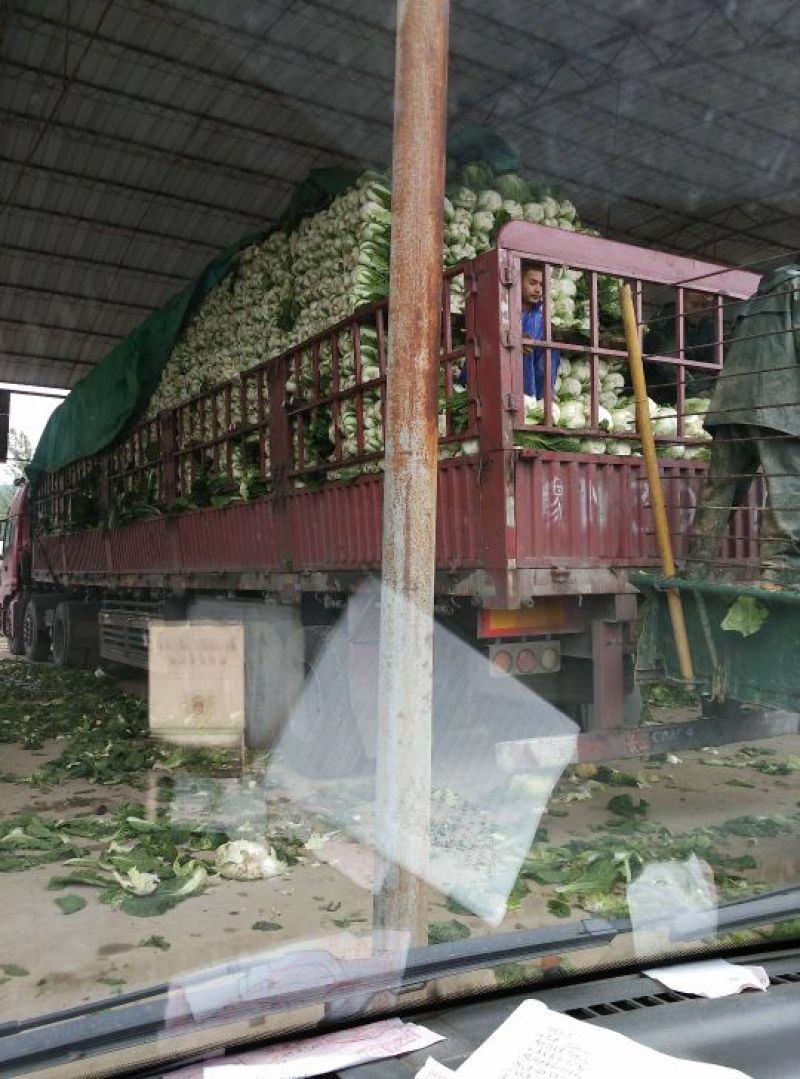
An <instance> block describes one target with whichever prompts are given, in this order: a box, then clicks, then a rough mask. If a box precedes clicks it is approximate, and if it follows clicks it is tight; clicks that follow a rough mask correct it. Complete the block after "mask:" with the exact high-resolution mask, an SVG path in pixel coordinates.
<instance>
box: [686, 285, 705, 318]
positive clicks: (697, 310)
mask: <svg viewBox="0 0 800 1079" xmlns="http://www.w3.org/2000/svg"><path fill="white" fill-rule="evenodd" d="M683 307H684V310H685V312H686V315H687V317H688V318H700V317H701V316H702V315H710V314H711V296H709V294H708V293H707V292H688V291H687V292H686V293H684V297H683Z"/></svg>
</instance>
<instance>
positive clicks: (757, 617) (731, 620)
mask: <svg viewBox="0 0 800 1079" xmlns="http://www.w3.org/2000/svg"><path fill="white" fill-rule="evenodd" d="M768 618H769V611H768V610H767V608H766V607H765V606H764V604H763V603H759V601H758V600H757V599H756V598H755V597H754V596H739V598H738V599H737V600H735V601H734V602H733V603H732V604H731V606H730V607H729V608H728V613H727V614H726V615H725V617H724V618H723V620H722V628H723V629H724V630H726V631H727V632H729V633H740V634H741V635H742V637H752V636H753V634H754V633H758V631H759V630H760V629H761V627H762V626H763V625H764V623H765V622H766V620H767V619H768Z"/></svg>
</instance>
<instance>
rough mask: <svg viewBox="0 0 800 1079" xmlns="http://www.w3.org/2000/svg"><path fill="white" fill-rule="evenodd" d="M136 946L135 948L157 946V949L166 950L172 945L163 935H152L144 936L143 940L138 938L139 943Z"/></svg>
mask: <svg viewBox="0 0 800 1079" xmlns="http://www.w3.org/2000/svg"><path fill="white" fill-rule="evenodd" d="M136 947H137V948H158V949H159V951H162V952H168V951H169V949H170V948H171V947H172V945H171V944H170V942H169V941H168V940H166V939H165V938H164V937H160V936H155V935H154V936H152V937H145V938H144V939H143V940H140V941H139V943H138V944H137V945H136Z"/></svg>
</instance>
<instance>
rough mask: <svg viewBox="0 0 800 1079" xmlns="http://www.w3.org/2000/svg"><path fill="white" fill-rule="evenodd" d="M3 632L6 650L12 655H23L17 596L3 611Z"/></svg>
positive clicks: (23, 648)
mask: <svg viewBox="0 0 800 1079" xmlns="http://www.w3.org/2000/svg"><path fill="white" fill-rule="evenodd" d="M3 633H4V634H5V637H6V640H7V641H8V651H9V652H10V654H11V655H12V656H23V655H25V645H24V644H23V641H22V608H21V606H20V600H19V598H18V599H17V600H16V601H12V602H11V603H9V605H8V607H6V609H5V610H4V611H3Z"/></svg>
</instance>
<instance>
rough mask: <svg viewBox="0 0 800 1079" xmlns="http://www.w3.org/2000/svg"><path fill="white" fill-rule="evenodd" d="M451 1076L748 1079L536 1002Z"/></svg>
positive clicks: (524, 1006)
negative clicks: (644, 1076)
mask: <svg viewBox="0 0 800 1079" xmlns="http://www.w3.org/2000/svg"><path fill="white" fill-rule="evenodd" d="M425 1067H428V1065H427V1064H426V1066H425ZM453 1074H455V1075H456V1076H457V1079H608V1076H609V1075H613V1076H614V1079H641V1077H642V1075H646V1076H647V1079H747V1077H746V1076H744V1075H743V1073H742V1072H738V1071H733V1070H732V1069H730V1068H722V1067H719V1066H717V1065H716V1064H699V1063H697V1062H695V1061H691V1060H680V1059H679V1058H677V1057H671V1056H667V1055H666V1054H665V1053H659V1052H657V1051H656V1050H655V1049H649V1048H647V1046H644V1045H640V1044H639V1043H638V1042H635V1041H633V1040H632V1039H631V1038H627V1037H626V1036H625V1035H623V1034H618V1033H617V1032H616V1031H613V1030H607V1029H605V1028H604V1027H599V1026H594V1025H593V1024H591V1023H585V1022H581V1021H580V1020H578V1019H572V1018H571V1017H570V1016H567V1015H561V1014H559V1013H558V1012H554V1011H550V1009H549V1008H547V1006H546V1005H544V1004H542V1003H541V1001H537V1000H526V1001H525V1002H524V1003H523V1004H521V1005H520V1006H519V1008H517V1009H516V1011H515V1012H513V1013H512V1014H511V1015H510V1016H509V1018H508V1019H507V1020H506V1021H505V1022H504V1023H503V1024H502V1025H501V1026H500V1027H498V1029H497V1030H496V1031H495V1032H494V1034H492V1036H491V1037H490V1038H487V1040H486V1041H485V1042H484V1043H483V1045H481V1046H480V1047H479V1048H478V1049H477V1050H476V1051H475V1052H474V1053H473V1054H472V1056H471V1057H469V1059H468V1060H466V1061H465V1062H464V1063H463V1064H462V1065H461V1067H460V1068H459V1069H458V1070H457V1071H456V1072H455V1073H453ZM440 1075H447V1072H444V1073H440ZM423 1076H424V1077H425V1079H439V1076H437V1073H436V1072H430V1073H428V1074H427V1075H426V1073H425V1071H424V1069H423V1070H422V1072H418V1073H417V1077H418V1079H421V1077H423Z"/></svg>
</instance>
